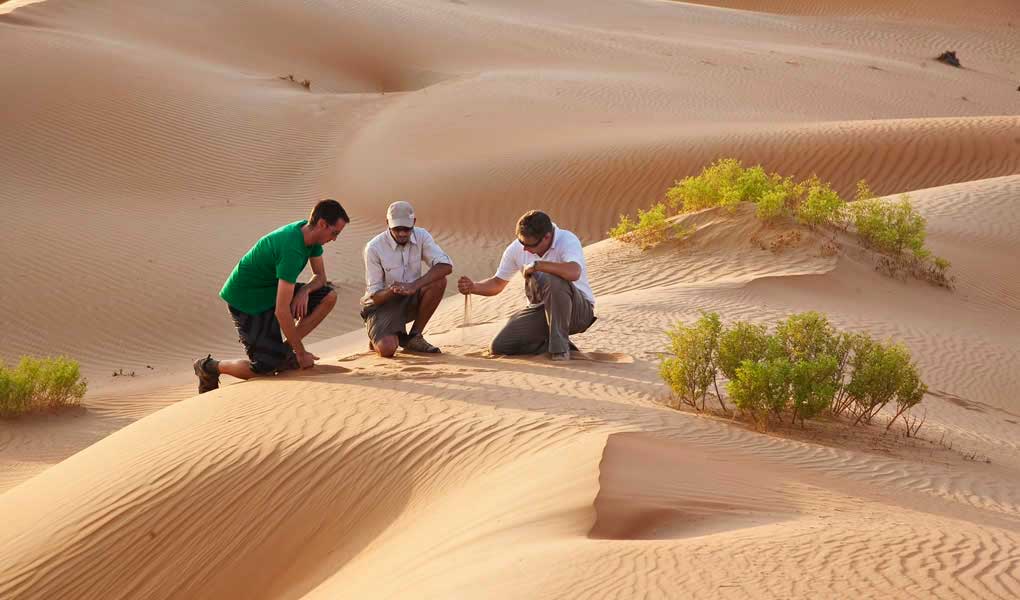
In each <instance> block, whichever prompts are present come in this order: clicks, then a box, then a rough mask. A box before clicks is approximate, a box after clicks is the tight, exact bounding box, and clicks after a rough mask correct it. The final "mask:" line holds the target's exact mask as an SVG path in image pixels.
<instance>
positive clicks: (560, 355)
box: [549, 351, 570, 361]
mask: <svg viewBox="0 0 1020 600" xmlns="http://www.w3.org/2000/svg"><path fill="white" fill-rule="evenodd" d="M549 358H550V359H552V360H556V361H561V360H570V352H569V351H568V352H552V353H550V356H549Z"/></svg>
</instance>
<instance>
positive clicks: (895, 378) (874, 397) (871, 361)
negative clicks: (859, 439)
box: [846, 342, 928, 424]
mask: <svg viewBox="0 0 1020 600" xmlns="http://www.w3.org/2000/svg"><path fill="white" fill-rule="evenodd" d="M927 389H928V388H927V387H926V386H925V385H924V384H923V383H921V380H920V377H919V376H918V374H917V368H916V367H915V366H914V364H913V363H912V362H911V360H910V352H909V351H907V349H906V348H905V347H903V346H902V345H900V344H891V343H890V344H883V343H880V342H872V343H870V344H864V345H862V346H861V348H860V351H858V352H857V353H856V354H855V355H854V357H853V359H852V374H851V377H850V381H849V383H847V385H846V392H847V396H848V397H849V398H850V399H851V400H852V401H853V405H852V406H851V410H852V411H853V412H854V414H855V415H856V417H857V418H856V420H855V421H854V423H870V422H871V420H872V419H873V418H874V417H875V415H876V414H878V412H879V411H880V410H882V408H884V407H885V406H886V405H887V404H889V403H890V402H893V401H895V402H896V404H897V406H904V408H903V410H906V409H907V408H910V407H911V406H914V405H916V404H917V403H918V402H920V401H921V398H922V397H923V396H924V394H925V392H927ZM902 412H903V411H899V412H897V414H896V416H897V417H898V416H899V415H900V414H902ZM894 419H895V417H894ZM890 424H891V422H890Z"/></svg>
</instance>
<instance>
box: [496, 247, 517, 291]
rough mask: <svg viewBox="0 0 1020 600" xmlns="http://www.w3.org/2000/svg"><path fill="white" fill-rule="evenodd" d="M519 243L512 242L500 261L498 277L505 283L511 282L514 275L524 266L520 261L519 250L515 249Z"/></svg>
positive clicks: (497, 270)
mask: <svg viewBox="0 0 1020 600" xmlns="http://www.w3.org/2000/svg"><path fill="white" fill-rule="evenodd" d="M519 243H520V242H517V241H513V242H510V245H509V246H507V247H506V250H504V251H503V258H501V259H500V260H499V268H498V269H496V277H498V278H500V279H502V280H503V281H510V279H511V278H512V277H513V276H514V273H516V272H517V271H519V270H520V268H521V267H522V266H523V265H521V264H520V261H519V260H518V257H519V256H520V254H519V253H518V252H517V248H514V245H515V244H519Z"/></svg>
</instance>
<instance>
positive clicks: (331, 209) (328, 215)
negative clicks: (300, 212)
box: [308, 199, 351, 225]
mask: <svg viewBox="0 0 1020 600" xmlns="http://www.w3.org/2000/svg"><path fill="white" fill-rule="evenodd" d="M319 219H324V220H325V221H326V224H327V225H336V222H337V221H339V220H340V219H343V221H344V223H350V222H351V218H350V217H348V216H347V211H346V210H344V207H342V206H340V203H339V202H337V201H336V200H330V199H326V200H320V201H319V203H318V204H316V205H315V208H313V209H312V214H310V215H308V224H309V225H315V224H316V223H318V222H319Z"/></svg>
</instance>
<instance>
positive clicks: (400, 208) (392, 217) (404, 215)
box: [386, 200, 414, 229]
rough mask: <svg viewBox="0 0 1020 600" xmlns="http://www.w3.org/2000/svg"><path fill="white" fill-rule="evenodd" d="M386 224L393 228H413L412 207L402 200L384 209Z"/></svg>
mask: <svg viewBox="0 0 1020 600" xmlns="http://www.w3.org/2000/svg"><path fill="white" fill-rule="evenodd" d="M386 224H387V225H388V226H389V227H390V228H391V229H392V228H393V227H414V207H413V206H411V204H410V203H409V202H404V201H403V200H401V201H399V202H394V203H393V204H390V207H389V208H387V209H386Z"/></svg>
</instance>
